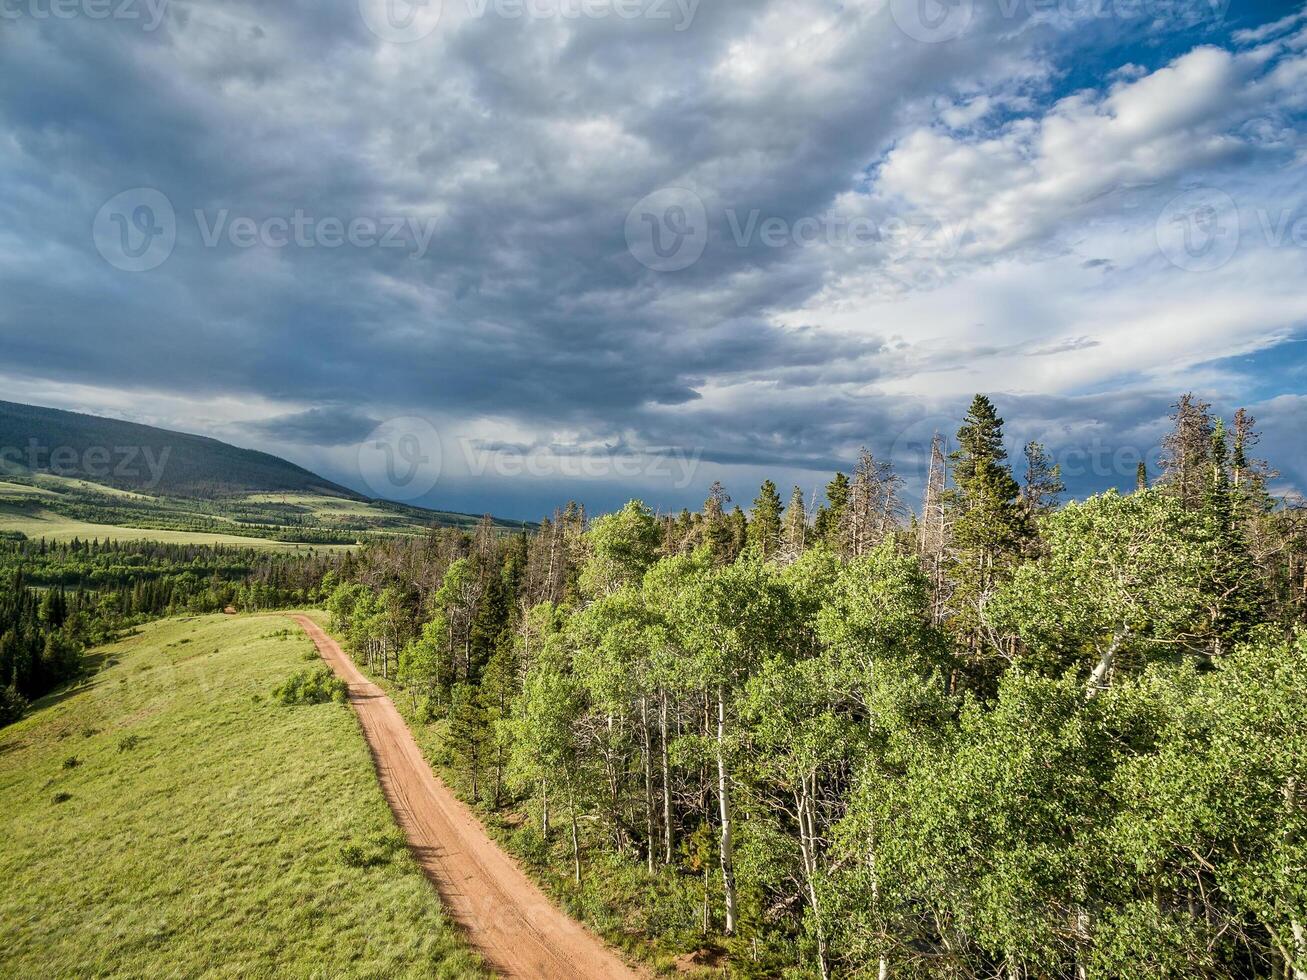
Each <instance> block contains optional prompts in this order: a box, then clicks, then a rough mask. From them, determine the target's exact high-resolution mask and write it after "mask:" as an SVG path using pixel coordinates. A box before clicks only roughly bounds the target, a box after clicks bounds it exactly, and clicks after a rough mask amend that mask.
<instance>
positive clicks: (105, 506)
mask: <svg viewBox="0 0 1307 980" xmlns="http://www.w3.org/2000/svg"><path fill="white" fill-rule="evenodd" d="M478 520H479V518H478V517H477V516H476V515H471V514H459V513H454V512H450V511H440V510H430V509H427V508H424V507H415V506H411V505H408V504H399V503H392V502H389V501H381V500H369V499H368V498H366V497H364V496H363V495H361V494H358V493H355V492H354V491H353V490H350V489H349V488H348V487H343V486H341V485H340V484H337V483H333V482H332V481H330V480H326V479H324V478H322V477H320V476H318V475H317V474H316V473H312V472H310V471H309V470H306V469H304V468H303V467H301V466H296V465H295V464H294V463H289V462H287V461H286V460H284V459H279V458H278V457H276V456H272V455H269V454H268V453H262V452H256V451H254V450H251V449H240V448H238V447H236V446H231V445H228V444H227V443H224V442H219V441H218V440H216V439H209V438H206V437H204V436H195V435H188V434H187V433H183V432H172V431H170V430H168V429H157V428H154V427H152V426H148V425H138V424H136V423H133V422H121V421H118V420H116V419H106V418H100V417H98V416H95V415H83V414H81V413H78V412H65V411H61V410H59V409H53V408H40V407H37V406H34V405H19V404H15V403H13V402H4V401H0V533H11V534H23V535H26V536H27V537H29V538H39V537H45V538H48V539H51V540H67V539H71V538H74V537H79V538H87V539H90V538H99V539H101V540H104V539H110V538H119V539H126V538H132V539H141V538H149V537H156V536H161V535H162V534H163V533H167V534H171V535H183V536H185V538H184V539H185V540H188V541H195V542H200V541H204V542H209V543H230V542H229V541H227V539H228V538H230V537H232V536H236V537H238V538H245V539H264V540H269V541H276V542H283V543H299V544H308V545H350V544H354V543H356V542H358V541H361V540H365V539H371V538H376V537H384V536H390V535H413V534H422V533H425V532H426V531H427V530H428V529H429V528H431V527H433V526H439V527H460V528H471V527H473V526H475V525H476V523H477V521H478ZM495 524H496V526H497V527H498V528H499V529H500V531H501V532H508V531H517V530H521V529H522V527H523V526H524V525H523V524H522V522H520V521H496V522H495ZM528 526H529V525H528ZM124 532H131V533H124ZM137 532H146V533H137ZM149 532H154V533H149Z"/></svg>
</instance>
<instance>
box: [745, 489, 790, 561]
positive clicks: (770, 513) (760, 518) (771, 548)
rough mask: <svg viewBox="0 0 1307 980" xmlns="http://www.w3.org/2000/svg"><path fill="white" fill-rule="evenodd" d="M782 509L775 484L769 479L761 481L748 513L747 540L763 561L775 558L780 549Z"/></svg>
mask: <svg viewBox="0 0 1307 980" xmlns="http://www.w3.org/2000/svg"><path fill="white" fill-rule="evenodd" d="M782 509H783V505H782V504H781V495H780V494H779V493H777V492H776V484H774V483H772V481H771V480H765V481H763V484H762V487H761V489H759V491H758V496H757V497H756V498H755V499H754V501H753V511H752V512H751V513H750V515H749V526H748V540H749V544H750V545H752V546H753V547H754V548H755V549H756V550H757V552H758V554H759V555H760V556H761V557H762V558H763V560H764V561H765V560H767V559H769V558H775V557H776V554H777V552H779V551H780V547H781V511H782Z"/></svg>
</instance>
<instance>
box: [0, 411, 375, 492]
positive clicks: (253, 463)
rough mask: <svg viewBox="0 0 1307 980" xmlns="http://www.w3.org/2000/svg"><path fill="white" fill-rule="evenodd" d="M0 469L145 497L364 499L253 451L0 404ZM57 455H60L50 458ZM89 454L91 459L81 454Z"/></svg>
mask: <svg viewBox="0 0 1307 980" xmlns="http://www.w3.org/2000/svg"><path fill="white" fill-rule="evenodd" d="M0 447H3V448H4V449H5V450H6V458H5V460H4V462H6V463H8V464H10V465H13V464H18V465H20V466H22V467H24V468H26V469H29V470H34V471H36V472H45V471H49V470H51V469H53V470H55V471H56V472H57V473H58V475H60V476H67V477H76V478H80V479H86V480H91V481H93V482H96V483H102V484H105V485H106V486H111V487H117V488H118V489H120V490H139V491H144V492H146V493H152V494H161V495H165V496H169V495H174V496H179V497H213V496H221V495H233V494H245V493H259V492H268V491H286V492H292V491H303V492H307V493H314V494H324V495H327V496H334V497H346V498H350V499H354V500H361V499H363V498H362V496H361V495H360V494H357V493H355V492H354V491H353V490H350V489H348V488H347V487H342V486H340V485H339V484H336V483H332V482H331V481H330V480H324V479H323V478H322V477H320V476H318V475H317V474H315V473H310V472H309V471H308V470H306V469H304V468H303V467H300V466H296V465H294V464H293V463H288V462H286V461H285V460H284V459H279V458H278V457H276V456H272V455H269V454H268V453H261V452H257V451H255V450H252V449H239V448H237V447H236V446H231V445H228V444H227V443H225V442H219V441H218V440H217V439H209V438H206V437H204V436H195V435H189V434H187V433H184V432H171V431H169V430H167V429H156V428H154V427H153V426H149V425H138V424H136V423H135V422H121V421H119V420H117V419H108V418H101V417H99V416H95V415H83V414H81V413H79V412H64V411H60V410H58V409H54V408H41V407H38V406H35V405H18V404H15V403H13V402H0ZM57 451H61V452H62V455H61V456H60V457H59V458H58V459H57V460H54V459H52V455H53V454H54V453H55V452H57ZM88 453H89V454H90V455H88Z"/></svg>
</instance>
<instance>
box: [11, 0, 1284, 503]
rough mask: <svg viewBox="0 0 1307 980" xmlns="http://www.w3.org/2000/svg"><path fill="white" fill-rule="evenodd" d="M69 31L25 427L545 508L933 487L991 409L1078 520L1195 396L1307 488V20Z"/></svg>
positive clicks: (33, 132) (1256, 13)
mask: <svg viewBox="0 0 1307 980" xmlns="http://www.w3.org/2000/svg"><path fill="white" fill-rule="evenodd" d="M59 10H60V12H59V13H58V14H57V15H56V14H55V13H53V12H52V8H51V7H50V5H49V2H48V0H4V4H3V5H0V14H3V16H2V17H0V65H2V66H3V67H2V69H0V398H5V399H9V400H15V401H27V402H32V403H36V404H44V405H52V406H56V407H62V408H71V409H75V410H81V411H89V412H94V413H99V414H107V415H113V416H117V417H122V418H128V419H132V420H135V421H142V422H147V423H151V424H156V425H163V426H168V427H173V428H180V429H185V430H187V431H194V432H201V433H204V434H208V435H213V436H216V437H218V438H222V439H225V440H228V441H231V442H235V443H237V444H240V445H246V446H252V447H255V448H260V449H265V450H267V451H270V452H274V453H277V454H279V455H282V456H285V457H287V458H289V459H292V460H294V461H295V462H298V463H301V464H303V465H306V466H309V467H311V468H314V469H316V470H318V471H319V472H321V473H323V474H324V475H326V476H329V477H331V478H333V479H338V480H340V481H342V482H344V483H347V484H350V485H352V486H356V487H358V488H360V489H362V490H364V491H368V492H373V493H376V494H377V495H382V496H396V497H400V498H403V499H412V500H416V501H418V502H422V503H427V504H430V505H433V506H441V507H448V508H452V509H457V510H464V511H481V510H487V509H490V510H494V511H496V512H497V513H502V514H505V515H507V516H520V517H528V518H534V517H538V516H539V515H540V514H541V513H543V512H545V511H547V510H549V509H552V507H553V506H555V505H556V504H558V503H561V502H563V501H565V500H566V499H568V498H571V497H577V498H579V499H582V500H583V501H585V502H586V503H587V505H589V506H590V507H591V508H593V509H605V508H609V507H612V506H615V505H618V504H620V503H621V502H622V501H624V500H625V499H627V498H628V497H629V496H633V495H634V496H641V497H643V498H644V499H646V500H647V501H648V502H650V503H651V504H653V505H655V506H658V507H661V508H667V509H671V508H675V509H679V508H680V507H682V506H692V507H693V506H697V505H698V504H699V503H700V502H701V501H702V500H703V497H704V494H705V491H706V489H707V487H708V486H709V484H711V483H712V481H713V480H714V479H721V480H722V481H723V483H724V484H725V485H726V487H727V489H728V491H730V492H731V493H732V494H733V495H734V496H735V497H736V498H737V499H738V500H739V501H740V502H743V503H745V504H747V503H748V501H749V500H751V499H752V497H753V496H754V493H755V492H756V488H757V485H758V483H759V482H760V481H761V480H762V479H763V478H764V477H771V478H772V479H774V480H775V481H776V482H777V483H778V484H781V486H782V487H783V489H785V490H788V487H789V486H790V485H792V484H797V485H799V486H801V487H802V488H803V489H804V490H805V492H809V491H811V490H812V489H813V488H816V487H819V486H821V485H822V484H824V483H825V482H826V481H827V480H828V479H829V475H830V471H831V470H832V469H834V468H836V467H844V468H848V466H850V465H851V462H852V460H853V459H854V458H855V456H856V454H857V451H858V449H859V447H861V446H863V445H866V446H868V447H870V448H871V449H872V450H873V451H874V452H876V453H877V454H880V455H889V456H892V457H894V459H895V460H896V462H897V463H898V464H899V466H900V468H901V470H902V472H903V473H904V475H905V477H906V479H907V481H908V485H909V492H910V493H912V492H915V490H916V488H917V484H918V482H919V478H920V472H919V470H920V465H919V460H920V456H921V452H922V447H923V446H925V445H927V444H928V443H929V439H930V435H931V433H932V432H933V431H934V430H935V429H939V430H941V431H944V432H945V433H948V432H951V431H952V430H954V429H956V426H957V420H958V418H959V417H960V415H961V413H962V412H963V411H964V409H965V406H966V403H967V402H968V401H969V399H970V396H971V395H972V394H973V393H974V392H977V391H984V392H987V393H989V394H990V395H991V396H992V397H993V399H994V400H995V402H996V403H997V404H998V406H999V408H1000V411H1001V412H1002V413H1003V414H1004V416H1005V417H1006V418H1007V420H1008V435H1009V438H1010V441H1011V442H1012V444H1013V448H1014V450H1015V449H1016V447H1018V446H1019V445H1020V444H1021V443H1022V442H1023V441H1024V440H1026V439H1039V440H1042V441H1043V442H1045V443H1046V444H1047V446H1048V448H1049V450H1050V451H1051V452H1052V454H1053V456H1054V458H1055V459H1058V460H1059V461H1061V462H1062V463H1063V464H1064V467H1065V469H1066V470H1067V473H1068V482H1069V483H1070V484H1071V486H1072V488H1073V490H1074V491H1076V492H1078V493H1087V492H1091V491H1093V490H1097V489H1101V488H1103V487H1106V486H1111V485H1123V486H1125V485H1130V484H1131V483H1132V482H1133V479H1134V467H1135V463H1136V462H1137V460H1138V459H1140V458H1143V459H1146V460H1148V461H1149V462H1150V463H1151V462H1152V460H1153V459H1154V457H1155V455H1156V447H1157V444H1158V442H1159V440H1160V438H1161V435H1162V434H1163V432H1164V431H1165V428H1166V416H1167V412H1168V407H1169V405H1170V404H1171V403H1172V402H1173V401H1174V400H1175V398H1176V396H1177V395H1178V394H1180V393H1181V392H1184V391H1188V390H1193V391H1195V392H1197V393H1199V394H1200V395H1201V396H1202V397H1204V398H1205V399H1207V400H1209V401H1211V402H1212V403H1213V405H1214V406H1215V407H1216V409H1217V410H1218V411H1220V412H1223V413H1226V414H1229V413H1231V412H1232V411H1233V410H1234V409H1235V408H1236V407H1239V406H1245V405H1246V406H1247V407H1249V408H1250V409H1251V410H1252V411H1253V413H1254V414H1255V415H1256V416H1257V417H1258V419H1259V420H1260V424H1261V428H1262V430H1263V433H1264V436H1263V441H1262V449H1263V451H1264V452H1265V454H1266V455H1268V456H1270V457H1271V458H1272V460H1273V462H1274V464H1275V465H1276V467H1277V468H1278V469H1279V470H1280V471H1281V474H1282V476H1281V478H1280V484H1279V485H1280V486H1281V487H1282V488H1283V489H1286V490H1287V489H1291V488H1297V487H1302V486H1303V485H1304V484H1305V483H1307V456H1304V453H1303V449H1302V439H1301V435H1300V434H1301V432H1302V431H1303V428H1304V424H1305V423H1307V389H1305V388H1304V370H1305V369H1307V345H1304V343H1303V342H1302V341H1303V339H1304V327H1305V326H1307V289H1304V288H1303V285H1304V282H1305V281H1307V277H1305V276H1304V273H1305V272H1307V194H1305V193H1304V192H1305V191H1307V181H1305V180H1304V176H1305V175H1307V141H1305V139H1304V133H1303V128H1304V127H1303V122H1304V114H1305V112H1307V13H1305V12H1304V9H1303V8H1302V7H1301V6H1300V5H1299V4H1292V3H1269V2H1257V3H1248V2H1245V3H1239V2H1237V0H1229V2H1228V3H1227V2H1225V0H1057V2H1052V3H1049V2H1038V3H1036V2H1034V0H954V2H952V3H950V4H948V5H940V4H938V3H937V2H936V0H866V2H861V0H850V2H844V3H836V2H833V0H718V2H715V3H704V4H702V5H700V4H698V3H696V2H694V0H666V2H664V0H586V3H585V4H584V5H582V4H581V2H580V0H443V3H442V2H439V0H426V2H425V4H423V5H420V6H409V4H408V2H407V0H349V2H344V0H340V2H329V3H311V2H308V0H281V2H275V3H274V2H271V0H268V2H259V0H226V2H222V3H217V2H208V0H188V2H180V0H128V2H126V3H121V2H120V3H114V4H104V3H103V0H76V2H74V3H71V4H70V5H69V6H66V7H63V8H59ZM397 465H398V466H399V469H398V470H397V469H396V466H397ZM410 477H411V478H410Z"/></svg>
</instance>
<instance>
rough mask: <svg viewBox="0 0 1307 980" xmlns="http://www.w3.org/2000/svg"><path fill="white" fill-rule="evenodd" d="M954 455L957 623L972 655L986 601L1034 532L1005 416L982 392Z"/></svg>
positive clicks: (960, 432)
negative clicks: (1011, 460) (1012, 463)
mask: <svg viewBox="0 0 1307 980" xmlns="http://www.w3.org/2000/svg"><path fill="white" fill-rule="evenodd" d="M951 460H952V462H953V479H954V483H955V489H954V491H953V493H952V494H950V502H951V504H952V510H953V527H952V537H953V556H952V563H951V564H952V569H951V572H952V575H951V578H952V580H953V586H954V599H955V605H956V606H957V608H958V611H957V617H956V622H955V624H954V627H955V629H956V630H957V631H958V633H959V635H960V636H961V638H962V639H963V641H964V643H965V644H966V646H967V648H968V649H969V650H970V652H971V653H972V654H973V655H974V654H977V653H978V652H979V650H980V645H981V638H982V624H983V622H984V610H985V605H986V603H987V602H988V601H989V598H990V596H991V594H992V593H993V591H994V589H995V588H996V587H997V586H998V585H999V584H1000V583H1002V582H1003V581H1004V580H1006V578H1007V577H1008V576H1009V575H1010V573H1011V571H1012V568H1013V567H1014V565H1015V564H1016V562H1017V560H1018V558H1019V556H1020V555H1021V553H1022V552H1023V550H1024V549H1025V546H1026V544H1027V543H1028V541H1029V539H1030V537H1031V529H1030V526H1029V522H1028V517H1027V515H1026V512H1025V509H1024V508H1023V507H1021V506H1020V505H1019V500H1018V497H1019V493H1020V488H1019V487H1018V486H1017V481H1016V480H1015V479H1014V478H1013V477H1012V471H1011V469H1010V468H1009V467H1008V465H1007V451H1006V450H1005V449H1004V448H1003V420H1002V419H1001V418H1000V417H999V415H998V412H997V411H995V409H994V404H993V403H992V402H991V401H990V400H989V399H988V398H986V397H985V396H984V395H976V397H975V398H974V399H973V400H972V402H971V408H970V410H969V411H968V412H967V415H966V418H965V419H964V420H963V423H962V427H961V428H960V429H958V448H957V449H956V450H955V451H954V452H953V453H952V455H951Z"/></svg>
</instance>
